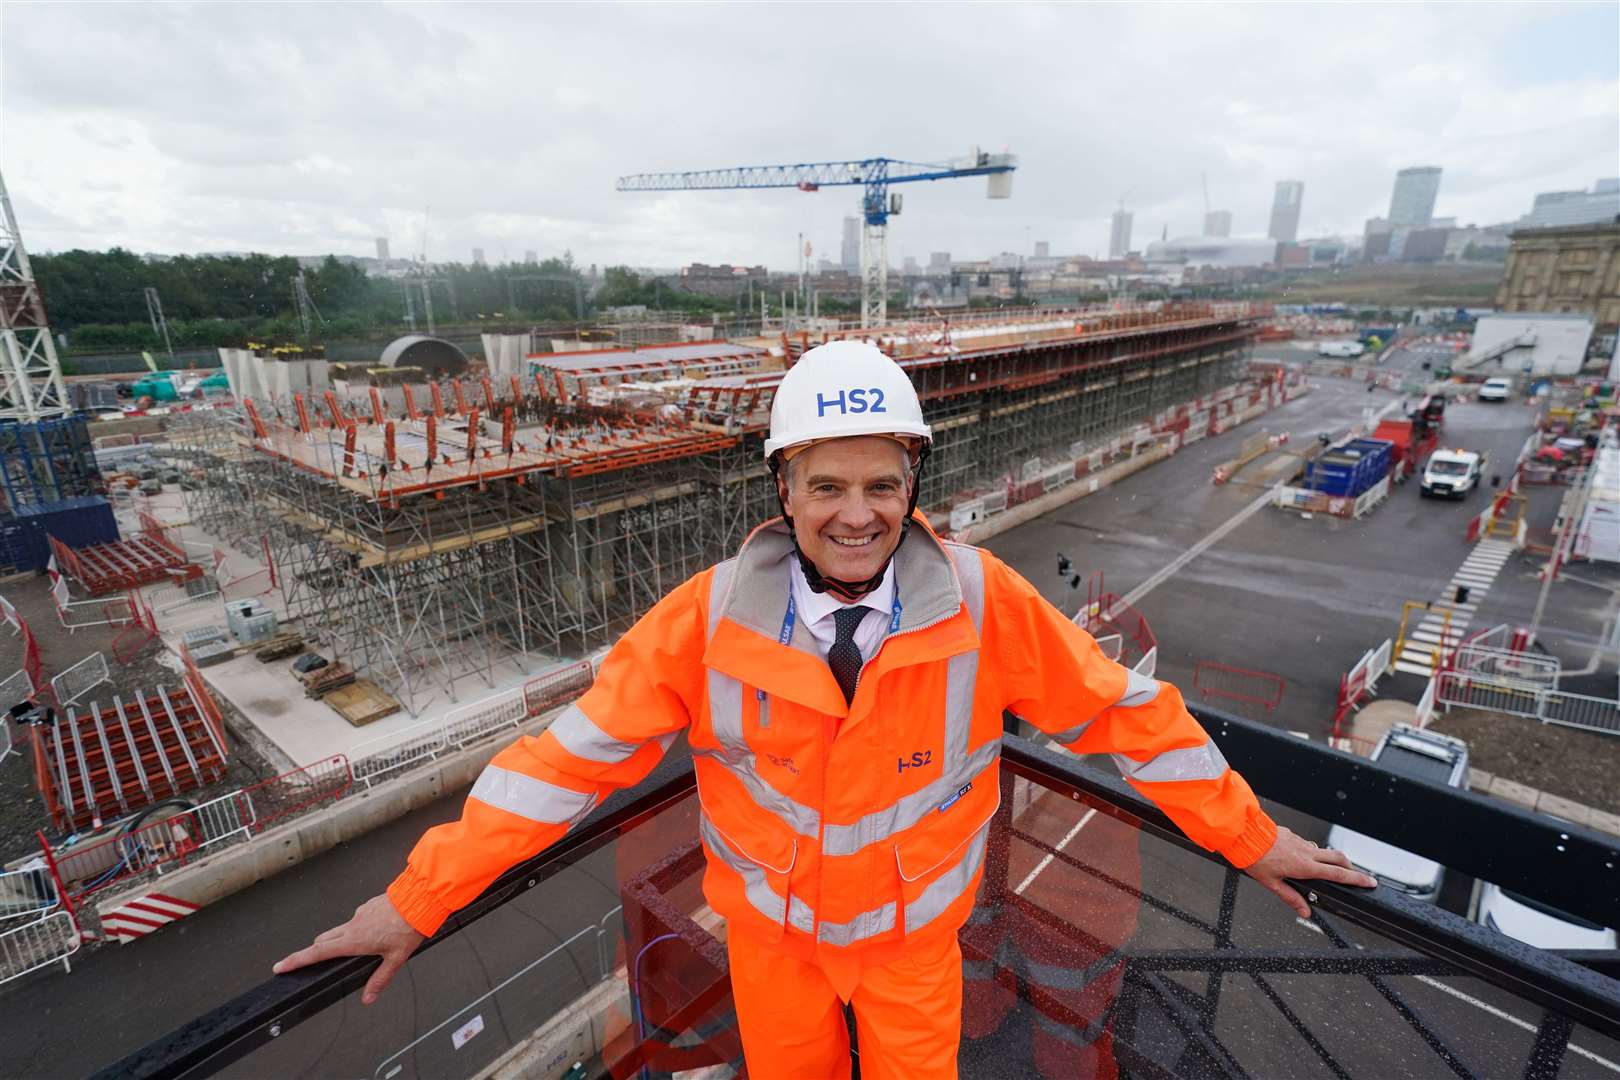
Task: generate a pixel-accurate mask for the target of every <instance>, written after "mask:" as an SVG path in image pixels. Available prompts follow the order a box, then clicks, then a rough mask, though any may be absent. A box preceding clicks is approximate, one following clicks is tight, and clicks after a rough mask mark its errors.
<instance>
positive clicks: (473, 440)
mask: <svg viewBox="0 0 1620 1080" xmlns="http://www.w3.org/2000/svg"><path fill="white" fill-rule="evenodd" d="M477 456H478V410H477V409H474V410H473V411H472V415H471V416H469V417H468V418H467V460H468V461H472V460H473V459H474V458H476V457H477Z"/></svg>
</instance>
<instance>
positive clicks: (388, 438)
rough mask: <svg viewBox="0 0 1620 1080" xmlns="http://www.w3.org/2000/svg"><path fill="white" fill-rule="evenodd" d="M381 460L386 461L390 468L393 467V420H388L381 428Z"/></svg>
mask: <svg viewBox="0 0 1620 1080" xmlns="http://www.w3.org/2000/svg"><path fill="white" fill-rule="evenodd" d="M383 460H384V461H386V462H387V463H388V467H389V468H390V469H392V468H393V467H394V422H393V421H392V420H390V421H388V424H387V426H385V427H384V428H383Z"/></svg>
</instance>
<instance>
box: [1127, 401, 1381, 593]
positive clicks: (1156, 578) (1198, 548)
mask: <svg viewBox="0 0 1620 1080" xmlns="http://www.w3.org/2000/svg"><path fill="white" fill-rule="evenodd" d="M1400 405H1401V403H1400V401H1399V400H1398V399H1397V400H1395V401H1391V402H1390V403H1389V404H1387V405H1385V406H1384V407H1383V408H1382V409H1379V410H1378V411H1377V412H1376V413H1374V414H1373V416H1372V422H1373V423H1374V424H1377V423H1378V421H1380V420H1382V419H1383V418H1384V417H1386V416H1388V415H1389V414H1390V413H1392V412H1394V411H1395V410H1396V409H1398V408H1400ZM1283 486H1284V485H1283V484H1282V483H1281V482H1279V483H1277V485H1276V486H1275V487H1273V488H1271V489H1270V490H1269V491H1267V492H1266V493H1265V494H1264V495H1261V496H1258V497H1257V498H1256V499H1255V500H1254V501H1253V502H1251V503H1249V505H1247V506H1245V507H1244V508H1243V509H1241V510H1239V511H1238V512H1237V513H1235V514H1233V515H1232V516H1231V517H1229V518H1227V519H1226V520H1225V521H1223V522H1222V523H1221V524H1220V525H1217V526H1216V527H1215V529H1214V531H1213V532H1211V533H1210V534H1209V535H1208V536H1206V537H1204V538H1203V539H1202V540H1200V541H1198V543H1196V544H1194V545H1193V546H1192V547H1190V548H1188V549H1187V550H1186V551H1183V552H1182V553H1181V554H1180V555H1178V556H1176V557H1175V559H1174V560H1172V561H1171V563H1170V565H1168V566H1166V567H1165V568H1164V569H1162V570H1160V571H1159V572H1158V573H1156V574H1154V575H1153V576H1152V577H1150V578H1148V579H1147V580H1146V581H1144V582H1142V584H1140V585H1138V586H1137V587H1136V588H1134V589H1132V590H1131V591H1130V592H1128V593H1126V594H1125V596H1124V597H1123V599H1122V600H1121V601H1120V602H1121V603H1123V604H1126V605H1128V606H1130V607H1135V606H1136V605H1137V604H1139V603H1141V601H1142V598H1143V597H1145V596H1147V594H1148V593H1150V592H1152V591H1153V590H1154V589H1157V588H1158V587H1159V586H1160V585H1163V584H1164V583H1165V582H1166V581H1169V580H1170V579H1171V578H1172V577H1174V576H1175V575H1176V574H1178V573H1179V572H1180V571H1181V568H1182V567H1184V566H1186V565H1187V564H1188V563H1190V562H1192V561H1193V560H1194V559H1196V558H1198V556H1200V555H1202V554H1203V553H1204V552H1206V551H1208V550H1209V549H1210V548H1212V547H1214V546H1215V545H1216V544H1218V543H1220V542H1221V540H1222V539H1223V538H1224V537H1225V536H1226V534H1227V533H1229V532H1231V531H1232V530H1233V529H1235V528H1237V527H1238V526H1239V525H1241V524H1243V523H1244V522H1245V521H1247V520H1249V519H1250V518H1251V517H1253V516H1254V515H1255V514H1257V513H1259V512H1260V510H1261V508H1262V507H1264V506H1265V505H1266V504H1268V503H1270V502H1271V500H1272V499H1273V498H1275V497H1276V494H1277V491H1278V489H1279V488H1281V487H1283Z"/></svg>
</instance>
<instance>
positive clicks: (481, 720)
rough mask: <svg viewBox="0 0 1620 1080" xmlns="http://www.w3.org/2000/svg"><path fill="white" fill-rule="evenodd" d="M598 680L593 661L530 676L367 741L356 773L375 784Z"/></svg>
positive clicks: (565, 698)
mask: <svg viewBox="0 0 1620 1080" xmlns="http://www.w3.org/2000/svg"><path fill="white" fill-rule="evenodd" d="M593 679H594V675H593V674H592V669H591V662H590V661H589V660H579V661H575V662H574V663H570V664H565V665H563V666H561V667H558V668H554V669H552V670H551V671H548V672H546V673H545V674H544V675H541V676H538V677H537V678H534V679H530V680H529V681H528V682H527V683H525V684H524V685H523V686H522V687H521V688H514V689H512V690H505V691H502V692H501V693H498V694H492V695H491V696H489V697H487V698H484V699H483V700H481V701H475V702H472V703H471V704H468V705H463V706H461V707H460V708H457V709H452V710H451V711H450V712H448V713H446V714H445V715H444V716H443V717H438V718H435V719H432V720H427V721H424V722H422V723H420V724H416V725H413V726H412V727H409V728H406V729H405V730H404V731H403V732H397V733H395V734H393V735H388V736H382V737H380V738H377V739H373V740H371V741H369V742H366V743H362V744H361V745H360V747H359V748H358V749H357V753H356V755H355V762H354V778H355V779H356V780H358V781H360V782H361V783H363V784H365V785H366V786H367V787H370V786H371V785H372V784H374V783H377V782H378V781H380V780H382V779H384V778H386V777H388V776H390V775H392V774H393V773H396V772H399V771H400V770H402V769H406V768H409V767H410V766H412V765H414V764H416V763H417V762H420V761H426V760H428V759H430V758H436V757H438V756H439V755H440V754H442V753H446V752H447V751H450V750H460V749H462V748H463V747H466V746H469V745H471V744H472V743H475V742H478V741H479V740H481V739H484V738H487V737H488V736H490V735H492V734H495V733H497V732H500V731H503V730H506V729H508V728H515V727H516V726H517V725H519V724H521V723H522V722H523V721H525V720H528V719H530V718H532V717H536V716H539V715H540V714H541V713H543V712H546V711H547V710H548V709H552V708H555V707H557V706H558V705H561V704H563V703H564V702H567V701H571V700H573V699H574V698H576V697H578V696H579V695H581V694H583V693H584V692H585V691H586V690H588V689H590V687H591V683H592V681H593Z"/></svg>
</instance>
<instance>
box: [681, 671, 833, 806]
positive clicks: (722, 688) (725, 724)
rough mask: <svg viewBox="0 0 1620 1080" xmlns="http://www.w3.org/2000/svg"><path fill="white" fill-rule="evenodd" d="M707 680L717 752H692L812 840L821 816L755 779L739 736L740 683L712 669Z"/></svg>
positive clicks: (747, 750) (755, 772)
mask: <svg viewBox="0 0 1620 1080" xmlns="http://www.w3.org/2000/svg"><path fill="white" fill-rule="evenodd" d="M708 676H709V723H710V725H711V727H712V728H713V729H714V737H715V738H716V739H718V740H719V741H720V749H719V750H708V749H700V748H696V747H694V748H693V750H692V752H693V753H694V754H699V755H702V756H703V757H706V758H708V759H709V760H711V761H713V762H715V763H716V764H719V765H721V766H723V767H724V768H725V769H726V771H727V772H729V773H731V775H733V776H735V777H736V778H737V780H738V781H739V782H740V783H741V784H742V786H743V787H745V788H747V789H748V795H749V797H750V798H752V799H753V800H754V803H755V805H757V806H759V807H760V808H761V809H762V810H768V811H770V812H771V813H772V814H775V815H776V816H777V818H779V819H780V820H781V822H782V823H783V824H784V825H786V826H787V827H788V828H790V829H792V830H793V831H794V832H796V833H798V834H799V835H800V836H815V835H816V834H817V833H818V832H819V831H820V829H821V815H820V814H818V813H817V812H816V811H814V810H812V809H811V808H810V807H808V806H805V805H804V804H803V803H801V802H797V801H795V800H793V799H790V798H788V797H787V796H786V795H784V794H782V793H781V792H780V791H777V790H776V788H774V787H772V786H771V785H770V783H768V782H767V781H766V780H765V778H764V777H762V776H760V775H759V769H758V767H757V764H756V761H757V759H756V758H755V757H754V752H753V750H752V749H750V748H749V746H748V742H747V740H745V739H744V738H743V733H742V690H743V688H742V683H740V682H738V681H737V680H736V679H733V678H732V677H731V676H729V675H723V674H721V673H720V672H718V671H716V670H714V669H713V668H710V669H709V671H708Z"/></svg>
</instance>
